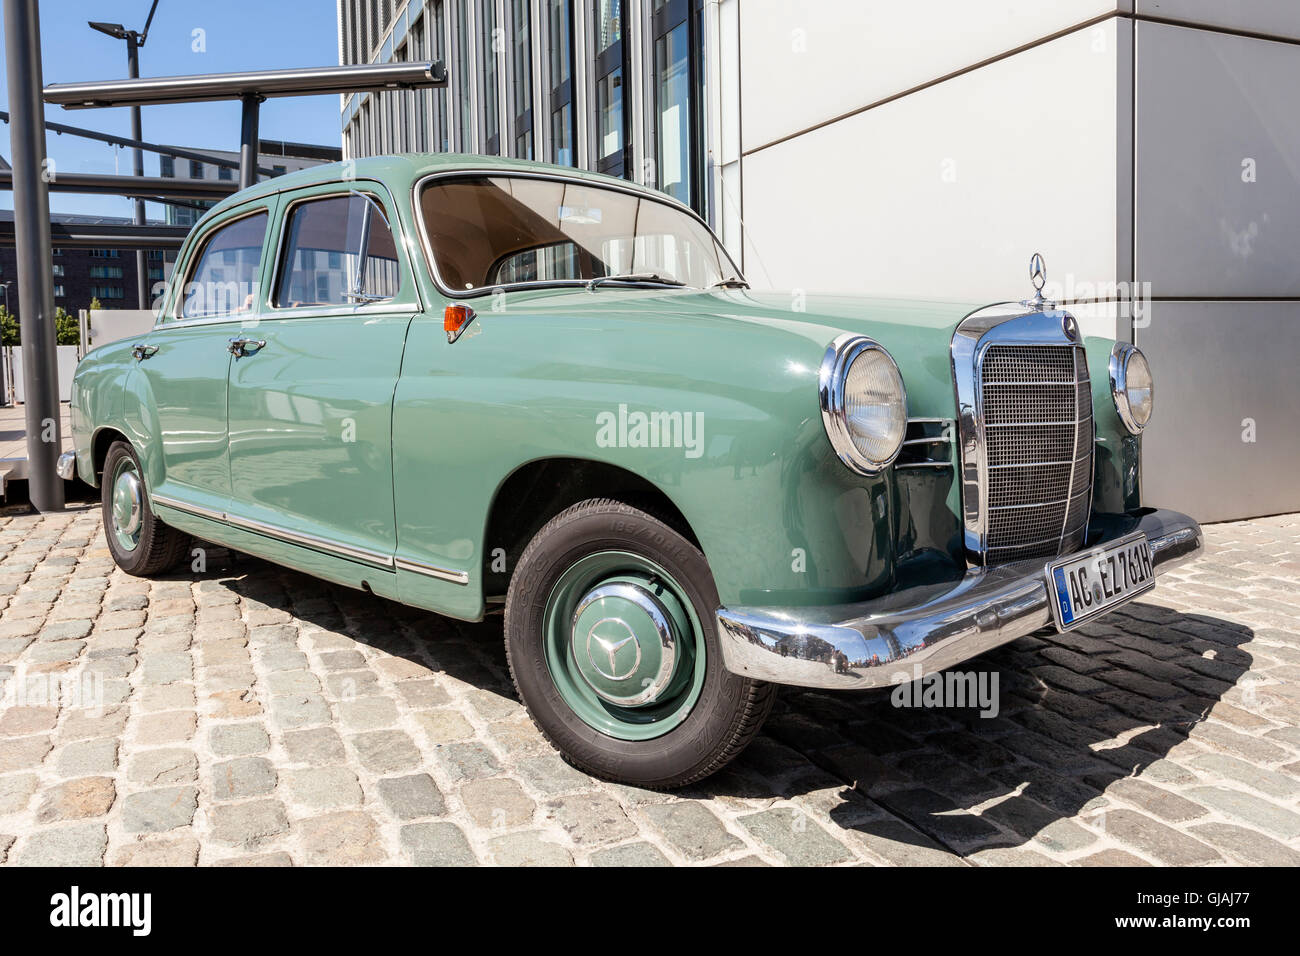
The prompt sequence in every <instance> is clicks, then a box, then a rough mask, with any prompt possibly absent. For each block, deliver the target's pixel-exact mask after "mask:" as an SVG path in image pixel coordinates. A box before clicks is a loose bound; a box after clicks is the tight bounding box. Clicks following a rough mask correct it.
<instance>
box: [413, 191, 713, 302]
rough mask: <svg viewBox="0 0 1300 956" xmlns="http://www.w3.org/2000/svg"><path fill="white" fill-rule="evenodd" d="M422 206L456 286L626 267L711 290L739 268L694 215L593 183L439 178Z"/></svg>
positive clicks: (553, 278)
mask: <svg viewBox="0 0 1300 956" xmlns="http://www.w3.org/2000/svg"><path fill="white" fill-rule="evenodd" d="M420 212H421V215H422V216H423V217H424V226H425V230H426V231H427V233H428V237H429V249H430V252H431V254H432V256H433V265H434V268H435V270H436V273H437V276H438V277H439V278H440V279H441V280H442V284H443V285H444V286H445V287H446V288H447V289H448V290H450V291H452V292H475V291H483V290H490V289H493V288H496V287H498V286H508V285H513V284H517V283H523V282H531V283H547V284H568V283H574V284H578V283H584V282H587V281H588V280H590V279H595V278H599V277H603V276H621V275H628V276H632V275H635V276H636V278H637V281H654V279H653V278H647V277H658V278H661V279H664V280H668V281H671V282H673V283H680V284H683V285H688V286H694V287H696V288H701V289H705V288H708V287H709V286H712V285H714V284H715V283H717V282H720V281H722V280H724V279H729V278H732V277H733V276H735V275H736V271H735V268H734V267H733V266H732V264H731V261H730V260H729V259H728V258H727V254H726V253H725V252H724V251H723V250H722V248H721V247H720V246H719V245H718V241H717V240H716V239H714V237H713V234H712V233H711V232H709V230H708V229H707V228H706V227H705V226H704V225H703V223H701V222H700V221H699V220H697V219H695V218H694V217H693V216H691V215H689V214H687V213H685V212H683V211H682V210H681V209H678V208H677V207H675V206H673V205H670V204H668V203H667V202H660V201H658V200H656V199H650V198H647V197H643V196H637V195H633V194H631V193H625V192H620V191H619V190H616V189H605V188H601V187H599V186H590V185H587V184H586V183H575V182H568V181H563V180H555V179H537V178H533V177H524V176H466V177H456V178H439V179H434V180H431V181H430V182H429V183H428V184H427V185H426V186H425V188H424V191H423V192H422V193H421V195H420Z"/></svg>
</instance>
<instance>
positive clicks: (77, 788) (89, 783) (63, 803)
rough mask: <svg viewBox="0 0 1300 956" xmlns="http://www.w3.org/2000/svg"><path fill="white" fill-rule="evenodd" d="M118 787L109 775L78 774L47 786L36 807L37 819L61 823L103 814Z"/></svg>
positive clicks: (111, 803) (115, 795)
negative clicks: (85, 775)
mask: <svg viewBox="0 0 1300 956" xmlns="http://www.w3.org/2000/svg"><path fill="white" fill-rule="evenodd" d="M116 797H117V790H116V789H115V788H114V786H113V780H112V778H110V777H80V778H78V779H76V780H66V781H64V782H63V783H60V784H56V785H54V786H53V787H51V788H49V789H48V790H46V791H45V792H44V794H43V796H42V799H41V802H40V805H39V806H38V807H37V808H36V822H37V823H61V822H63V821H65V820H82V819H85V818H87V817H102V816H103V815H104V814H106V813H108V811H109V809H110V808H111V807H112V806H113V800H114V799H115V798H116Z"/></svg>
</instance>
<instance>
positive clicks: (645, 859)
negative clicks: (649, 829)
mask: <svg viewBox="0 0 1300 956" xmlns="http://www.w3.org/2000/svg"><path fill="white" fill-rule="evenodd" d="M591 865H592V866H672V864H671V863H669V862H668V858H667V857H666V856H664V855H663V854H662V853H660V852H659V850H658V849H657V848H656V847H654V846H652V845H651V844H649V843H624V844H623V845H622V846H612V847H609V848H608V849H605V850H597V851H596V852H595V853H593V854H592V855H591Z"/></svg>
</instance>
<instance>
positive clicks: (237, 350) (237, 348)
mask: <svg viewBox="0 0 1300 956" xmlns="http://www.w3.org/2000/svg"><path fill="white" fill-rule="evenodd" d="M265 347H266V340H265V339H245V338H235V339H231V340H230V344H229V345H227V346H226V351H228V352H229V353H230V354H231V355H233V356H234V357H235V358H245V357H247V356H249V355H252V354H254V353H255V352H257V351H258V350H259V349H263V348H265Z"/></svg>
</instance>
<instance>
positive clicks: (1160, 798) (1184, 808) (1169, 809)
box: [1106, 777, 1207, 823]
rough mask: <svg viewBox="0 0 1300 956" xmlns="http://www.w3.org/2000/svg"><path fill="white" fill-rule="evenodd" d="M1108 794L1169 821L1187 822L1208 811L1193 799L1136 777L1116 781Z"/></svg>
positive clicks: (1109, 788) (1107, 791)
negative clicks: (1186, 798) (1184, 797)
mask: <svg viewBox="0 0 1300 956" xmlns="http://www.w3.org/2000/svg"><path fill="white" fill-rule="evenodd" d="M1106 795H1107V796H1113V797H1117V798H1119V799H1120V800H1124V801H1126V802H1128V803H1131V804H1133V805H1134V806H1136V807H1138V808H1140V809H1142V810H1145V811H1147V812H1148V813H1150V814H1152V815H1153V816H1156V817H1159V818H1160V819H1161V820H1164V821H1166V822H1167V823H1185V822H1187V821H1188V820H1195V819H1196V818H1197V817H1203V816H1205V815H1206V812H1207V811H1206V809H1205V808H1204V807H1202V806H1200V805H1198V804H1196V803H1193V802H1192V801H1191V800H1185V799H1183V798H1182V797H1180V796H1177V795H1176V794H1173V793H1170V792H1169V791H1168V790H1164V789H1161V788H1160V787H1153V786H1152V785H1151V784H1149V783H1147V782H1145V781H1143V780H1138V779H1136V778H1134V777H1125V778H1124V779H1122V780H1117V781H1115V782H1114V783H1113V784H1111V785H1110V786H1109V787H1108V788H1107V789H1106Z"/></svg>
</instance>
